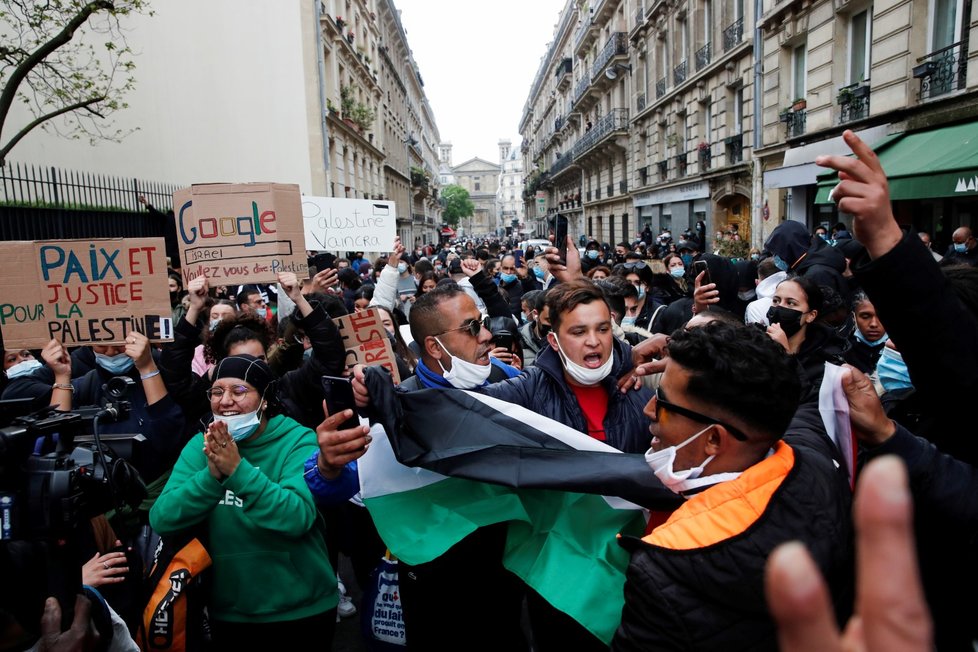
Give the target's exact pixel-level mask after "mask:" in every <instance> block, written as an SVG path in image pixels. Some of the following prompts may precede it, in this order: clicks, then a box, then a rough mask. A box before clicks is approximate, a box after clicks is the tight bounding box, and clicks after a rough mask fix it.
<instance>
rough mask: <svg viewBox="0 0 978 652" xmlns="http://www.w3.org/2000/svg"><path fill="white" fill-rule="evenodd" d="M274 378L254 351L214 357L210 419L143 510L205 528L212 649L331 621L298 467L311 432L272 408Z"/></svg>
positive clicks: (155, 518) (331, 601) (276, 639)
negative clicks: (210, 580)
mask: <svg viewBox="0 0 978 652" xmlns="http://www.w3.org/2000/svg"><path fill="white" fill-rule="evenodd" d="M273 380H274V376H273V374H272V371H271V369H269V367H268V365H267V364H266V363H265V362H264V361H263V360H260V359H259V358H256V357H254V356H251V355H232V356H228V357H226V358H224V359H223V360H221V361H220V362H218V364H217V366H216V367H215V369H214V375H213V381H212V384H211V387H210V389H208V390H207V391H206V393H205V394H206V397H207V399H208V400H209V402H210V406H211V408H210V409H211V413H212V420H211V422H210V424H209V425H208V426H207V428H206V430H205V431H204V432H202V433H198V434H197V435H196V436H195V437H194V438H193V439H192V440H191V441H190V442H189V443H188V444H187V445H186V446H185V447H184V449H183V452H182V453H181V454H180V459H179V460H178V461H177V463H176V466H174V468H173V473H172V475H171V476H170V479H169V481H168V482H167V484H166V487H165V488H164V489H163V493H162V494H161V495H160V497H159V498H158V499H157V501H156V504H155V505H154V506H153V509H152V511H151V512H150V522H151V523H152V525H153V527H154V528H155V529H156V530H157V531H158V532H159V533H161V534H163V535H164V536H165V535H168V534H176V533H179V532H181V531H184V530H187V529H189V528H191V527H194V526H202V527H204V528H206V540H207V549H208V552H209V553H210V556H211V558H212V560H213V572H214V575H213V585H212V592H211V604H210V614H211V617H212V623H211V626H212V634H213V637H214V643H215V644H216V648H217V649H219V650H225V649H226V650H242V649H262V648H265V647H270V646H271V645H275V644H280V643H281V642H282V641H312V640H315V641H320V642H322V645H323V648H324V649H329V646H330V641H331V639H332V636H333V629H334V627H335V621H336V605H337V588H336V576H335V574H334V573H333V569H332V567H331V566H330V564H329V561H328V555H327V553H326V545H325V543H324V541H323V538H322V536H321V534H320V532H319V530H318V529H317V527H316V507H315V504H314V502H313V498H312V495H311V494H310V493H309V490H308V489H307V488H306V483H305V480H304V479H303V465H304V462H305V461H306V460H307V459H308V458H309V457H310V455H312V454H314V453H316V452H317V451H318V445H317V442H316V433H315V432H314V431H312V430H310V429H309V428H305V427H303V426H302V425H300V424H299V423H298V422H296V421H294V420H293V419H290V418H289V417H286V416H283V415H280V414H278V413H277V405H276V403H275V401H274V397H275V387H274V383H273Z"/></svg>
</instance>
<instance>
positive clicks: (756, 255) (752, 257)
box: [750, 254, 761, 260]
mask: <svg viewBox="0 0 978 652" xmlns="http://www.w3.org/2000/svg"><path fill="white" fill-rule="evenodd" d="M750 259H751V260H760V259H761V254H751V255H750Z"/></svg>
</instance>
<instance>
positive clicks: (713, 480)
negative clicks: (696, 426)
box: [645, 426, 740, 494]
mask: <svg viewBox="0 0 978 652" xmlns="http://www.w3.org/2000/svg"><path fill="white" fill-rule="evenodd" d="M712 427H713V426H707V427H706V428H703V429H702V430H700V431H699V432H698V433H696V434H695V435H693V436H691V437H689V438H688V439H687V440H686V441H684V442H683V443H681V444H678V445H676V446H667V447H665V448H663V449H662V450H660V451H653V450H652V449H651V448H650V449H649V450H648V451H647V452H646V453H645V461H646V463H648V465H649V466H650V467H652V473H654V474H655V477H657V478H659V480H660V481H661V482H662V484H664V485H665V486H666V487H667V488H668V489H669V490H671V491H673V492H675V493H677V494H681V493H683V492H686V491H691V490H693V489H696V488H698V487H705V486H707V485H711V484H717V483H719V482H726V481H727V480H733V479H734V478H736V477H738V476H739V475H740V473H717V474H715V475H708V476H706V477H705V478H701V477H700V476H701V475H702V474H703V469H704V468H706V465H707V464H709V463H710V462H711V461H713V458H714V457H716V456H715V455H710V456H709V457H707V458H706V459H705V460H703V461H702V462H700V463H699V465H698V466H694V467H693V468H691V469H685V470H683V471H676V470H674V469H673V465H674V464H675V463H676V451H678V450H679V449H680V448H682V447H683V446H685V445H686V444H688V443H689V442H691V441H693V440H694V439H696V438H697V437H699V436H700V435H702V434H703V433H704V432H706V431H707V430H709V429H710V428H712Z"/></svg>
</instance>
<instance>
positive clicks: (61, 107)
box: [0, 0, 152, 164]
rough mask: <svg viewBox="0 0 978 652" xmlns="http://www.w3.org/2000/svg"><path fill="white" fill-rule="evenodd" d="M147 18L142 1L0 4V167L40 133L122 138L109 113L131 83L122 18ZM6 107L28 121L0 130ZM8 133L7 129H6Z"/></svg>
mask: <svg viewBox="0 0 978 652" xmlns="http://www.w3.org/2000/svg"><path fill="white" fill-rule="evenodd" d="M133 13H146V14H148V15H152V11H151V10H150V9H149V5H148V2H147V0H49V1H47V2H38V1H37V0H4V2H3V3H2V5H0V130H5V129H6V132H7V133H13V135H12V136H11V137H10V138H9V140H7V141H6V142H3V143H0V164H3V162H4V160H5V159H6V157H7V154H8V153H9V152H10V150H11V149H13V147H14V146H15V145H16V144H17V143H18V142H19V141H20V140H21V139H22V138H23V137H24V136H26V135H27V134H28V133H29V132H30V131H32V130H33V129H34V128H36V127H41V128H42V129H44V130H46V131H50V132H52V133H55V134H58V135H60V136H63V137H67V138H72V139H78V138H82V137H86V138H88V139H89V141H90V142H93V143H94V142H95V141H97V140H103V139H105V140H115V141H118V140H120V139H121V138H123V137H125V136H127V135H128V134H129V133H130V132H124V131H122V130H121V129H115V130H113V129H112V120H111V116H112V113H114V112H115V111H119V110H122V109H125V108H127V107H128V104H126V103H125V101H123V98H124V97H125V95H126V93H127V92H128V91H130V90H132V88H133V86H134V85H135V78H134V76H133V71H134V70H135V64H134V63H133V60H132V56H133V53H132V50H131V49H130V47H129V44H128V42H127V41H126V29H125V28H124V27H123V19H124V18H125V17H127V16H129V15H131V14H133ZM14 101H19V102H21V103H23V104H24V105H25V106H27V107H28V109H29V111H30V112H31V113H32V114H33V116H34V119H33V120H31V121H30V122H28V123H26V124H23V125H14V126H11V125H7V124H6V123H7V119H8V118H9V117H10V108H11V106H12V105H13V103H14ZM11 127H12V128H11Z"/></svg>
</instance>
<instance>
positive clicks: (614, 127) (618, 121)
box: [574, 109, 628, 158]
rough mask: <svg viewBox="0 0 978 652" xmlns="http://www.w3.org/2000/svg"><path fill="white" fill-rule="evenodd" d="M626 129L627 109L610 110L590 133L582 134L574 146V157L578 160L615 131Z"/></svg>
mask: <svg viewBox="0 0 978 652" xmlns="http://www.w3.org/2000/svg"><path fill="white" fill-rule="evenodd" d="M623 129H628V109H612V110H611V111H609V112H608V113H606V114H605V115H603V116H601V118H600V119H599V120H598V122H597V124H595V125H594V126H593V127H592V128H591V131H589V132H587V133H586V134H584V136H582V137H581V139H580V140H579V141H577V143H576V144H575V145H574V157H575V158H578V157H580V156H581V155H583V154H585V153H586V152H587V151H588V150H589V149H591V148H592V147H594V146H595V145H597V144H598V143H600V142H601V141H602V140H604V139H605V138H606V137H607V136H608V135H609V134H611V133H613V132H615V131H621V130H623Z"/></svg>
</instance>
